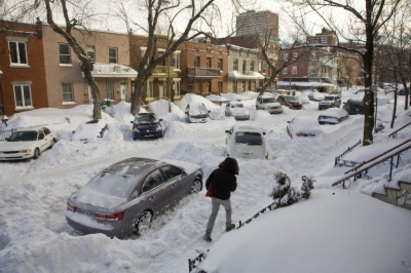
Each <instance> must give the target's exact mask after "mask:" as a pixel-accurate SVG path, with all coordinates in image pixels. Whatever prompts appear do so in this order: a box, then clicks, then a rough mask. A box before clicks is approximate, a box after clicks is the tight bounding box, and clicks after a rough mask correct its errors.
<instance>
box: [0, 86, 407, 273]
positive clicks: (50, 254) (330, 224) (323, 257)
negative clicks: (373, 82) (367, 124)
mask: <svg viewBox="0 0 411 273" xmlns="http://www.w3.org/2000/svg"><path fill="white" fill-rule="evenodd" d="M248 93H251V92H248ZM248 93H245V94H243V95H242V97H241V99H242V102H243V103H244V104H245V105H246V106H247V108H248V109H249V111H250V113H251V119H250V120H249V121H237V122H236V121H235V120H234V118H232V117H225V116H224V104H223V105H216V104H213V103H211V102H210V101H207V102H206V106H207V107H209V110H211V113H212V117H214V119H213V120H210V121H209V122H207V123H204V124H187V123H186V122H185V118H184V114H183V111H181V109H180V108H178V106H176V105H172V109H173V111H172V112H171V113H168V112H167V111H164V109H168V108H166V107H168V102H166V101H159V102H156V103H153V104H152V105H151V106H152V107H153V110H154V111H155V112H156V113H157V115H158V116H159V118H162V119H163V126H164V127H165V136H164V138H161V139H155V140H137V141H133V140H132V132H131V126H132V125H131V124H130V121H132V120H133V116H132V115H131V114H130V113H129V109H130V105H129V104H128V103H119V104H117V105H115V106H114V110H115V115H114V117H110V116H108V115H104V117H103V118H104V119H105V120H106V121H107V123H108V126H109V130H108V131H107V132H106V133H105V135H104V137H103V138H102V139H97V140H95V141H91V142H89V143H87V144H84V143H81V142H76V141H72V140H71V136H72V131H73V130H75V129H76V127H77V125H78V124H79V123H80V122H81V121H84V120H89V119H91V109H92V108H91V106H88V105H86V106H78V107H75V108H73V109H67V110H61V109H38V110H34V111H30V112H25V113H21V114H18V115H14V116H13V117H10V120H9V122H8V124H9V127H8V128H16V127H25V126H34V125H47V126H49V127H50V128H51V129H53V130H55V131H56V132H57V133H58V136H59V138H60V140H59V142H58V143H57V144H56V145H55V146H54V147H53V148H52V149H51V150H48V151H46V152H44V153H43V154H42V155H41V156H40V158H39V159H38V160H29V161H24V162H1V163H0V272H143V273H144V272H188V262H187V261H188V259H189V258H194V257H195V256H197V255H198V253H197V252H196V249H197V250H201V251H204V250H207V249H209V250H210V251H209V252H208V253H207V259H206V260H205V262H204V263H202V264H201V267H203V268H204V269H206V270H207V272H209V273H211V272H229V273H231V272H339V273H340V272H409V271H411V236H410V234H409V227H410V226H411V212H410V211H409V210H405V209H402V208H398V207H395V206H393V205H390V204H386V203H383V202H381V201H378V200H377V199H374V198H372V197H371V196H370V195H371V193H372V192H374V191H376V190H381V188H383V185H384V183H385V182H386V181H387V177H388V174H387V173H388V170H389V167H388V166H387V165H388V164H385V165H381V166H378V167H376V168H375V169H374V170H373V171H372V177H373V179H371V180H362V179H359V180H357V181H356V182H354V183H351V185H350V188H349V189H348V190H342V189H339V188H332V187H331V183H332V182H333V181H334V180H335V179H338V178H339V177H341V176H342V175H343V173H344V172H345V171H346V170H347V169H348V167H337V168H334V158H335V157H336V156H338V155H340V154H341V153H342V152H344V151H345V150H346V149H347V148H348V147H350V146H352V145H353V144H355V143H356V142H358V140H359V139H361V137H362V125H363V116H350V118H349V119H348V120H346V121H344V122H342V123H341V124H337V125H322V126H321V130H322V131H323V133H322V134H321V137H319V138H315V139H308V138H295V139H291V138H290V137H289V136H288V134H287V132H286V129H285V128H286V124H287V121H288V120H291V119H292V118H293V117H296V116H305V115H307V116H314V117H317V116H318V115H319V114H320V111H318V110H317V109H318V103H317V102H310V103H308V104H304V106H303V108H304V109H303V110H290V109H288V108H284V113H283V114H280V115H269V114H268V113H267V112H264V111H262V110H258V111H257V110H255V96H254V97H251V98H250V99H247V97H250V96H247V95H248ZM253 95H255V94H253ZM350 96H351V92H348V91H343V101H345V100H346V99H347V98H348V97H350ZM233 97H235V96H233V95H232V96H226V98H229V99H233ZM214 99H215V98H214ZM400 99H401V98H400ZM203 100H205V99H204V98H200V97H196V96H192V97H190V98H185V100H183V103H184V102H191V101H203ZM399 103H400V106H399V107H398V109H399V110H398V113H397V116H398V119H397V121H396V128H398V127H400V126H402V125H403V124H405V123H407V122H409V115H410V111H407V112H405V111H403V110H402V109H403V101H402V100H400V102H399ZM392 106H393V105H392V104H386V105H381V106H379V108H378V109H379V112H378V115H379V118H382V119H384V120H390V117H391V115H392V113H391V111H392ZM67 120H69V121H70V122H69V123H68V122H67ZM236 123H241V124H250V125H253V126H258V127H261V128H264V130H265V132H266V140H267V143H268V147H269V151H270V155H272V156H271V157H270V159H269V160H265V159H253V160H245V159H241V158H238V161H239V165H240V174H239V176H238V188H237V190H236V192H234V193H233V194H232V207H233V219H234V221H235V222H236V223H238V221H245V220H247V219H248V218H250V217H251V216H252V215H254V214H255V213H256V212H257V211H259V210H260V209H261V208H263V207H265V206H267V205H268V204H270V202H271V201H272V199H271V197H269V194H270V193H271V191H272V189H273V186H274V182H275V181H274V174H275V172H277V171H281V172H284V173H287V174H288V176H289V177H290V179H291V181H292V185H293V186H295V187H300V185H301V182H302V181H301V176H302V175H309V176H312V177H314V179H315V180H316V183H315V184H314V187H315V189H314V190H313V194H312V196H311V198H310V199H308V200H304V201H300V202H299V203H297V204H294V205H292V206H290V207H286V208H280V209H277V210H274V211H270V212H267V213H265V214H264V215H262V216H260V217H259V218H257V219H256V220H254V221H253V222H251V223H250V224H248V225H246V226H244V227H243V228H241V229H238V230H234V231H231V232H229V233H226V232H225V231H224V211H223V210H221V211H220V213H219V215H218V217H217V221H216V225H215V230H214V232H213V234H212V237H213V242H212V243H207V242H205V241H203V240H202V236H203V234H204V231H205V225H206V222H207V219H208V216H209V213H210V211H211V204H210V200H209V198H206V197H205V196H204V194H205V191H202V192H201V193H199V194H196V195H190V196H187V197H186V198H184V199H183V200H182V201H180V202H179V203H178V204H176V205H175V206H174V207H173V208H171V209H170V210H168V211H167V212H166V213H165V214H163V215H161V216H159V217H157V218H156V219H155V220H154V222H153V226H152V229H151V231H150V232H149V233H148V234H147V235H145V236H142V237H132V238H129V239H126V240H119V239H116V238H114V239H110V238H108V237H106V236H105V235H102V234H93V235H80V234H78V233H77V232H76V231H75V230H73V229H72V228H71V227H70V226H69V225H68V224H67V222H66V220H65V211H66V200H67V198H68V196H70V195H71V194H72V193H73V192H75V191H76V190H77V189H79V188H81V187H82V186H83V185H85V184H86V183H87V182H88V181H89V180H90V179H91V178H92V177H93V176H94V175H96V174H97V173H98V172H99V171H100V170H102V169H103V168H104V167H106V166H108V165H109V164H111V163H114V162H117V161H120V160H122V159H124V158H128V157H132V156H140V157H151V158H156V159H176V160H186V161H190V162H193V163H196V164H198V165H200V166H201V167H202V168H203V171H204V175H205V178H206V177H207V176H208V175H209V174H210V173H211V171H213V170H214V169H215V168H216V167H217V166H218V164H219V163H220V162H221V161H222V160H223V159H224V157H225V155H224V150H225V130H227V129H229V128H230V127H232V126H233V125H234V124H236ZM393 130H394V129H390V128H388V126H386V129H384V130H383V131H382V132H379V133H378V134H376V135H375V142H376V143H386V144H384V145H383V146H384V147H385V145H387V146H389V144H390V143H393V145H394V144H395V143H397V142H398V140H397V142H395V140H394V141H393V140H392V139H391V138H389V137H388V134H389V133H390V132H391V131H393ZM410 133H411V132H410V129H406V130H404V132H403V133H402V134H401V135H399V138H401V139H403V141H405V140H406V139H407V138H408V139H409V138H410ZM0 145H1V143H0ZM375 147H378V146H375ZM381 149H382V148H381ZM353 153H354V152H353ZM374 153H375V150H372V149H371V151H369V152H363V153H361V154H360V155H357V154H356V156H363V158H364V159H367V158H370V155H373V154H374ZM353 155H354V154H353ZM347 156H348V155H347ZM410 165H411V156H410V152H407V153H405V154H403V155H402V160H401V162H400V164H399V168H398V169H395V174H394V180H395V179H396V177H397V178H398V177H399V176H400V175H401V178H402V179H408V181H411V171H409V170H411V168H410V167H411V166H410Z"/></svg>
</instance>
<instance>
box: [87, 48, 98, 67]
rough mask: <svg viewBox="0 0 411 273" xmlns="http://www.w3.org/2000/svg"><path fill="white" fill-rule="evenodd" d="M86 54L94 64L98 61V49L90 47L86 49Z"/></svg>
mask: <svg viewBox="0 0 411 273" xmlns="http://www.w3.org/2000/svg"><path fill="white" fill-rule="evenodd" d="M86 53H87V56H88V57H89V58H90V61H91V62H93V63H94V62H95V61H96V47H95V46H92V45H88V46H87V48H86Z"/></svg>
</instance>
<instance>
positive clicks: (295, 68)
mask: <svg viewBox="0 0 411 273" xmlns="http://www.w3.org/2000/svg"><path fill="white" fill-rule="evenodd" d="M292 73H293V75H295V74H297V66H293V70H292Z"/></svg>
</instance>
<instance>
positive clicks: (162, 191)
mask: <svg viewBox="0 0 411 273" xmlns="http://www.w3.org/2000/svg"><path fill="white" fill-rule="evenodd" d="M171 192H172V189H171V185H169V184H167V183H165V180H164V178H163V176H162V174H161V172H160V170H159V169H157V170H154V171H153V172H151V173H150V174H149V175H147V177H146V179H145V181H144V184H143V187H142V194H143V195H144V200H145V202H147V203H148V205H149V206H150V207H151V209H152V210H153V211H154V213H155V214H158V213H159V212H160V211H163V210H164V209H166V208H167V207H168V206H169V204H170V198H171V196H170V193H171Z"/></svg>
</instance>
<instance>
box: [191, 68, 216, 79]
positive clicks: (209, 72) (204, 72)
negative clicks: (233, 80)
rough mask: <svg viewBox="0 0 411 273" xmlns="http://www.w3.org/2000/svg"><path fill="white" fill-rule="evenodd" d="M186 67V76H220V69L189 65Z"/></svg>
mask: <svg viewBox="0 0 411 273" xmlns="http://www.w3.org/2000/svg"><path fill="white" fill-rule="evenodd" d="M187 69H188V70H187V77H192V78H206V79H213V78H220V69H216V68H200V67H189V68H187Z"/></svg>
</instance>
